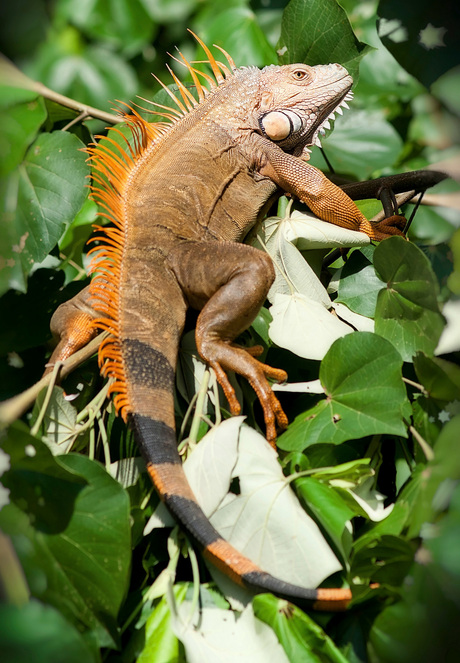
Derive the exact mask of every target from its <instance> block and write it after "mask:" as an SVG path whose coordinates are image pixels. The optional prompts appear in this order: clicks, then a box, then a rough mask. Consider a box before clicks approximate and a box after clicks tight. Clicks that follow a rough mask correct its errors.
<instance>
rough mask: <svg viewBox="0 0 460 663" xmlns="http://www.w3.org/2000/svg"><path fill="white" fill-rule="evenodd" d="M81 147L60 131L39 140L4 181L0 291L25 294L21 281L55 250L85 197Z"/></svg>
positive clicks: (72, 136) (72, 137) (70, 135)
mask: <svg viewBox="0 0 460 663" xmlns="http://www.w3.org/2000/svg"><path fill="white" fill-rule="evenodd" d="M82 147H83V145H82V143H81V142H80V141H79V140H78V138H76V137H75V136H74V135H72V134H69V133H65V132H62V131H56V132H54V133H52V134H42V135H40V136H39V137H38V138H37V140H36V141H35V143H34V144H33V145H32V146H31V147H30V149H29V150H28V152H27V154H26V158H25V160H24V161H23V162H22V164H21V166H20V167H19V169H18V170H16V171H15V172H14V173H12V174H11V176H10V177H9V178H8V180H6V181H5V187H6V189H5V198H4V206H3V210H2V212H3V233H2V237H1V239H0V264H3V269H2V270H1V274H2V277H1V281H0V290H3V291H4V290H6V289H7V287H8V285H9V284H10V282H11V285H13V286H15V287H16V288H17V289H20V290H25V285H24V275H25V274H27V273H28V272H29V271H30V270H31V268H32V266H33V264H34V262H40V261H42V260H43V259H44V258H45V257H46V256H47V255H48V253H49V251H50V250H51V249H52V248H53V247H54V246H55V244H56V243H57V241H58V240H59V238H60V237H61V235H62V233H63V232H64V229H65V227H66V225H67V224H68V223H70V221H71V220H72V219H73V217H74V216H75V215H76V213H77V212H78V211H79V209H80V207H81V206H82V204H83V202H84V200H85V198H86V197H87V195H88V191H87V188H86V186H85V185H86V177H87V175H88V174H89V166H88V164H87V163H86V157H85V155H84V154H83V153H82V152H81V151H79V150H80V149H81V148H82Z"/></svg>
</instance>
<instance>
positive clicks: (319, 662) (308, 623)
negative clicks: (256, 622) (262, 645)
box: [253, 594, 349, 663]
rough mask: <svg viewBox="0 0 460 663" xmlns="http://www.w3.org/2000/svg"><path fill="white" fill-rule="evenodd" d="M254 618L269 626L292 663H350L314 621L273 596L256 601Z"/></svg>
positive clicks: (265, 595) (260, 596)
mask: <svg viewBox="0 0 460 663" xmlns="http://www.w3.org/2000/svg"><path fill="white" fill-rule="evenodd" d="M253 605H254V614H255V615H256V617H257V618H258V619H260V620H261V621H263V622H265V623H266V624H268V625H269V626H270V627H271V628H272V629H273V630H274V631H275V633H276V635H277V637H278V640H279V641H280V643H281V645H282V646H283V649H284V651H285V652H286V654H287V657H288V659H289V661H290V662H291V663H325V662H326V661H327V662H328V663H349V661H348V659H347V658H345V656H344V655H343V654H342V653H341V652H340V650H339V649H338V648H337V647H336V646H335V644H334V643H333V641H332V640H331V639H330V638H329V636H328V635H326V633H325V632H324V631H323V629H322V628H321V627H320V626H319V625H318V624H317V623H316V622H315V621H313V619H311V617H309V616H308V615H306V614H305V613H304V612H302V611H301V610H299V608H297V607H295V606H294V605H292V604H289V603H287V601H283V600H281V599H278V598H276V597H274V596H271V595H270V594H263V595H259V596H256V597H254V600H253Z"/></svg>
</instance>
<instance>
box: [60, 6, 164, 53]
mask: <svg viewBox="0 0 460 663" xmlns="http://www.w3.org/2000/svg"><path fill="white" fill-rule="evenodd" d="M144 4H147V3H144V2H142V0H118V1H117V3H116V4H115V5H111V4H110V3H107V2H106V0H92V1H91V2H83V3H82V2H81V0H66V2H64V3H63V2H61V3H59V4H58V6H57V10H58V15H59V17H60V18H61V20H62V19H63V20H66V21H69V23H71V24H72V25H76V26H77V27H78V28H80V30H81V31H82V32H83V33H84V34H85V35H87V36H88V37H92V38H93V39H97V40H98V41H103V42H105V43H106V44H107V45H109V46H110V47H112V48H113V49H116V50H117V51H121V52H122V53H124V54H125V55H126V56H128V57H132V56H133V55H135V54H137V53H139V52H140V51H141V50H142V48H143V47H144V46H145V45H146V44H148V43H149V42H150V41H151V40H152V38H153V31H154V24H153V21H152V20H151V18H150V15H149V12H148V11H147V8H146V7H144Z"/></svg>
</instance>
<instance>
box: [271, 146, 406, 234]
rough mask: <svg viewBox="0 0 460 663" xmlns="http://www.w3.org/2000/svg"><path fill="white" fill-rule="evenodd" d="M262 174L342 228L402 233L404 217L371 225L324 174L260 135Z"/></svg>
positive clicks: (369, 231) (370, 231)
mask: <svg viewBox="0 0 460 663" xmlns="http://www.w3.org/2000/svg"><path fill="white" fill-rule="evenodd" d="M260 140H261V141H263V157H262V165H261V167H260V169H259V172H260V174H261V175H263V176H265V177H269V178H270V179H271V180H272V181H273V182H275V183H276V184H277V185H278V186H279V187H280V188H281V189H283V190H284V191H287V192H289V193H292V194H293V195H295V196H296V197H297V198H299V199H300V200H301V201H302V202H304V203H306V204H307V205H308V207H309V208H310V209H311V210H312V212H313V213H314V214H316V215H317V216H318V217H319V218H320V219H323V220H324V221H328V222H329V223H334V224H335V225H337V226H341V227H342V228H349V229H350V230H359V231H361V232H364V233H366V235H368V236H369V237H370V238H371V239H374V240H377V241H380V240H382V239H385V238H386V237H389V236H391V235H402V234H403V232H402V230H403V228H404V226H405V223H406V220H405V219H404V217H402V216H393V217H391V218H390V219H383V221H381V222H380V223H376V224H372V223H370V221H368V220H367V219H366V217H365V216H364V214H363V213H362V212H361V211H360V210H359V209H358V208H357V207H356V205H355V203H354V202H353V201H352V200H351V198H349V197H348V196H347V194H346V193H345V192H344V191H342V189H340V188H339V187H338V186H336V185H335V184H333V183H332V182H331V181H330V180H328V178H327V177H326V176H325V175H323V173H322V172H321V171H320V170H318V169H317V168H315V167H314V166H310V165H309V164H308V163H306V162H305V161H302V160H301V159H299V158H298V157H294V156H292V155H291V154H288V153H286V152H283V150H281V149H280V148H279V147H278V146H277V145H274V144H273V143H271V142H270V141H267V140H265V139H263V138H261V139H260Z"/></svg>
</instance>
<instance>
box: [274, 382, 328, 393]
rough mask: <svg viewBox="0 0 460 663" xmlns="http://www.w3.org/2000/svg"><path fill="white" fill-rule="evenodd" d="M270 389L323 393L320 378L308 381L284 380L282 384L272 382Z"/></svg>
mask: <svg viewBox="0 0 460 663" xmlns="http://www.w3.org/2000/svg"><path fill="white" fill-rule="evenodd" d="M272 391H288V392H293V393H300V394H324V387H323V385H322V384H321V380H310V382H285V383H284V384H272Z"/></svg>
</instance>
